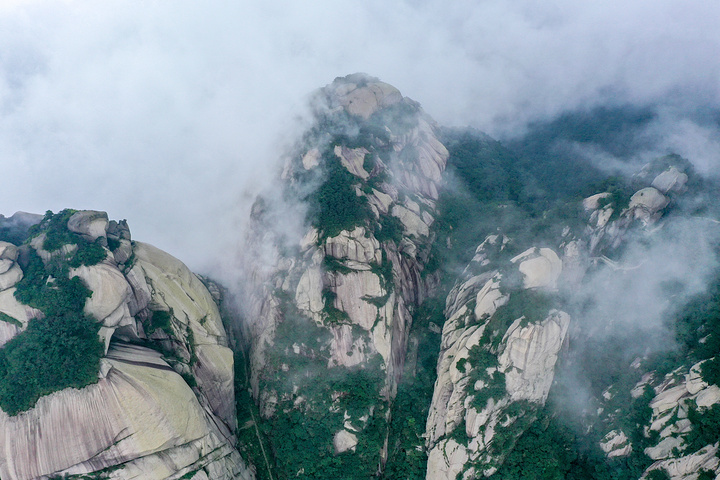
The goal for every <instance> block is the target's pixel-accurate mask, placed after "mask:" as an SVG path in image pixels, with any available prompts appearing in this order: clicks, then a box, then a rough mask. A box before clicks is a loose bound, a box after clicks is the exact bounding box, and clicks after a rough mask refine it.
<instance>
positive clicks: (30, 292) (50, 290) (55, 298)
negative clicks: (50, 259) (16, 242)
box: [15, 250, 92, 316]
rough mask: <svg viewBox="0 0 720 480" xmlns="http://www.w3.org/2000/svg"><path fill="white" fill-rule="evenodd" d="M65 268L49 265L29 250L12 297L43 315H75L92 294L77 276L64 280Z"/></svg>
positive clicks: (65, 276) (64, 266)
mask: <svg viewBox="0 0 720 480" xmlns="http://www.w3.org/2000/svg"><path fill="white" fill-rule="evenodd" d="M67 271H68V270H67V266H66V265H62V264H59V265H58V264H51V265H48V266H47V267H46V266H45V264H44V263H43V261H42V259H41V258H40V257H39V256H38V254H37V253H35V251H34V250H30V255H29V261H28V264H27V266H26V267H25V268H24V269H23V274H24V276H23V278H22V279H21V280H20V281H19V282H18V283H17V285H16V287H17V290H16V291H15V298H17V300H18V301H19V302H20V303H24V304H25V305H30V306H31V307H34V308H37V309H38V310H42V311H43V312H44V313H45V314H46V315H50V316H53V315H62V314H64V313H66V312H79V311H82V309H83V308H84V306H85V301H86V300H87V298H88V297H89V296H90V295H91V294H92V292H91V291H90V290H89V289H88V288H87V287H86V286H85V284H84V283H83V282H82V280H80V278H79V277H73V278H67Z"/></svg>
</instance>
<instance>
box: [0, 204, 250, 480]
mask: <svg viewBox="0 0 720 480" xmlns="http://www.w3.org/2000/svg"><path fill="white" fill-rule="evenodd" d="M59 215H60V214H58V216H59ZM67 230H68V231H69V232H71V233H74V234H77V235H79V236H80V237H82V238H83V239H85V240H87V241H90V242H94V241H96V240H97V239H98V238H102V239H105V242H104V244H105V245H107V243H108V242H107V240H110V241H111V242H112V241H115V242H116V243H115V250H114V251H110V250H109V249H108V248H107V247H102V248H103V249H104V250H105V258H104V259H103V260H101V261H100V262H99V263H96V264H92V265H80V266H78V267H76V268H71V269H70V273H69V275H70V277H78V278H79V279H81V280H82V282H83V284H85V285H86V286H87V287H88V288H89V289H90V290H91V291H92V296H91V297H90V298H88V299H87V300H86V302H85V307H84V313H85V314H87V315H89V316H91V317H92V318H94V319H95V320H96V321H97V322H98V323H99V324H100V325H101V326H100V330H99V335H100V337H101V339H102V341H103V343H104V345H105V356H104V358H102V359H101V367H100V371H99V372H98V375H99V379H98V381H97V383H95V384H90V385H88V386H86V387H84V388H81V389H79V390H78V389H73V388H67V389H63V390H60V391H56V392H54V393H52V394H50V395H46V396H44V397H41V398H40V399H39V401H38V402H37V403H36V404H35V405H34V406H33V407H32V408H30V409H29V410H27V411H25V412H22V413H20V414H17V415H14V416H8V415H7V414H6V413H4V412H0V452H2V454H0V477H2V478H3V479H14V480H21V479H22V480H26V479H33V478H47V477H48V476H53V475H54V476H70V478H75V477H74V476H78V478H81V476H83V475H88V474H92V473H93V472H98V471H103V474H104V475H106V476H105V477H103V478H118V479H128V478H144V479H166V478H180V477H183V476H185V477H183V478H190V477H189V476H186V475H191V473H195V474H196V475H195V476H193V477H192V478H202V475H206V476H207V478H213V479H215V478H218V479H235V478H248V479H249V478H254V475H253V473H252V471H251V470H250V469H249V468H248V467H247V466H246V464H245V462H244V461H243V459H242V458H241V457H240V455H239V453H238V452H237V451H236V450H235V448H234V431H235V423H236V420H235V410H234V401H233V399H234V390H233V379H234V378H233V355H232V352H231V350H230V349H229V348H228V343H227V336H226V334H225V330H224V328H223V325H222V321H221V318H220V314H219V311H218V308H217V306H216V304H215V302H214V300H213V298H212V296H211V294H210V293H209V292H208V290H207V288H206V287H205V286H204V285H203V283H202V282H201V281H200V280H199V279H198V277H196V276H195V275H194V274H193V273H191V272H190V271H189V270H188V269H187V267H185V265H183V264H182V263H181V262H180V261H178V260H177V259H175V258H173V257H171V256H170V255H168V254H166V253H164V252H162V251H160V250H158V249H156V248H155V247H153V246H151V245H147V244H143V243H139V242H131V240H130V234H129V229H128V228H127V225H126V224H124V223H123V225H119V224H117V223H116V222H109V221H108V220H107V215H106V214H104V213H102V212H77V213H75V214H73V215H72V216H70V218H69V221H68V222H67ZM68 238H73V237H68ZM31 244H32V245H33V247H27V246H26V247H23V248H33V249H34V250H35V251H37V253H38V254H39V255H40V257H41V258H53V256H55V255H57V253H56V252H48V251H44V250H43V242H42V241H35V240H33V241H32V242H31ZM124 248H127V249H129V250H130V253H129V254H126V253H127V252H125V253H123V252H122V250H123V249H124ZM75 250H76V249H75V248H68V249H65V248H64V247H63V248H60V249H59V250H58V252H73V251H75ZM0 251H1V252H2V253H0V256H2V257H3V258H4V259H5V258H7V259H8V260H11V261H14V260H15V259H16V258H17V251H16V248H15V247H14V246H13V245H11V244H5V243H3V244H2V245H0ZM116 258H122V259H123V260H124V261H123V262H122V263H118V261H117V260H116ZM18 268H19V267H18ZM10 270H11V269H8V271H10ZM21 273H22V272H21ZM14 290H15V288H7V289H4V290H3V291H2V292H0V311H2V312H3V313H5V314H6V315H9V316H10V317H12V318H14V319H16V320H18V323H19V324H20V326H17V327H15V328H16V331H15V332H13V333H14V335H17V334H19V333H20V331H22V330H23V329H24V328H25V326H26V325H27V323H28V322H29V321H31V319H32V318H35V317H38V316H40V315H42V312H39V311H38V310H36V309H33V308H31V307H27V306H24V305H22V304H20V303H19V302H18V301H17V300H16V299H15V298H14V296H13V292H14ZM157 312H167V315H166V316H165V317H164V318H165V320H166V321H164V322H158V321H157V318H155V316H156V315H158V314H157ZM6 323H7V322H0V324H3V325H2V326H5V325H6ZM159 323H161V324H159ZM4 331H5V332H6V334H5V337H6V338H5V342H7V341H8V340H9V338H8V337H11V336H14V335H9V334H8V333H7V331H8V329H7V328H5V330H4ZM146 345H151V346H153V347H154V348H156V349H158V350H159V351H163V352H165V353H164V354H161V353H159V352H158V351H156V350H152V349H150V348H148V347H147V346H146ZM189 381H190V383H188V382H189ZM197 475H200V476H199V477H198V476H197Z"/></svg>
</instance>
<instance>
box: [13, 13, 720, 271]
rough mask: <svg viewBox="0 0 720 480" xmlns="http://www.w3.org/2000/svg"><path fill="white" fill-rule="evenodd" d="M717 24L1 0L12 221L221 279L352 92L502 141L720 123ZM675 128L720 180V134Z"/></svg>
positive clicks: (618, 17) (611, 16)
mask: <svg viewBox="0 0 720 480" xmlns="http://www.w3.org/2000/svg"><path fill="white" fill-rule="evenodd" d="M718 23H720V2H716V1H711V0H707V1H693V0H683V1H680V0H677V1H668V0H652V1H649V0H648V1H645V0H624V1H615V0H613V1H610V2H602V3H600V2H578V1H577V0H559V1H522V0H514V1H510V0H507V1H497V0H489V1H478V0H473V1H470V0H457V1H453V2H443V1H440V0H418V1H406V2H402V1H396V2H387V1H379V0H364V1H362V2H359V1H356V2H351V1H349V0H333V1H315V2H290V1H268V2H244V1H226V2H221V1H212V0H206V1H203V2H197V1H195V0H192V1H190V0H186V1H183V0H172V1H170V0H168V1H128V0H123V1H114V0H103V1H102V2H97V1H84V0H82V1H70V0H68V1H60V0H53V1H43V0H38V1H32V0H25V1H23V0H12V1H10V0H2V1H0V166H1V167H2V177H1V178H2V188H0V213H3V214H5V215H10V214H12V213H13V212H15V211H17V210H24V211H32V212H39V213H42V212H44V211H45V210H48V209H51V210H54V211H58V210H60V209H62V208H65V207H72V208H77V209H97V210H106V211H108V213H109V214H110V217H111V218H115V219H122V218H126V219H128V222H129V224H130V228H131V230H132V232H133V236H134V238H135V239H138V240H143V241H148V242H150V243H153V244H155V245H157V246H158V247H160V248H162V249H165V250H167V251H169V252H171V253H173V254H174V255H176V256H178V257H179V258H181V259H182V260H184V261H186V262H187V263H188V264H189V265H190V266H191V267H193V268H195V269H200V270H202V269H204V268H207V266H209V265H211V264H212V262H214V261H216V259H218V258H220V257H221V256H222V254H223V252H224V251H225V250H227V249H229V248H232V246H233V242H235V240H236V239H237V237H238V236H239V235H240V232H241V229H242V224H243V219H244V218H245V214H246V208H247V205H249V199H251V198H252V197H253V196H254V192H255V191H257V189H258V188H259V187H261V186H263V185H265V184H267V182H270V181H271V179H272V178H273V174H274V173H273V169H274V166H275V161H276V159H277V158H278V156H279V154H280V152H281V151H282V148H283V147H284V146H285V145H287V144H288V143H289V142H291V141H292V140H293V138H294V136H295V135H297V129H298V128H299V127H298V123H297V122H296V121H295V120H294V119H295V118H296V117H297V116H298V115H299V114H300V113H301V111H302V106H303V105H304V101H305V99H306V97H307V95H308V94H309V93H310V92H312V91H313V90H314V89H316V88H318V87H321V86H323V85H325V84H327V83H329V82H331V81H332V80H333V78H335V77H337V76H344V75H346V74H348V73H352V72H357V71H363V72H366V73H369V74H371V75H374V76H377V77H379V78H381V79H382V80H384V81H386V82H388V83H391V84H393V85H395V86H396V87H398V88H399V89H400V90H401V92H402V93H403V94H404V95H406V96H409V97H411V98H413V99H415V100H417V101H419V102H420V103H421V104H422V105H423V107H424V108H425V110H426V111H427V112H428V113H430V114H431V115H432V116H433V117H434V118H435V119H436V120H437V121H438V122H440V123H442V124H446V125H472V126H475V127H478V128H480V129H482V130H484V131H487V132H488V133H490V134H492V135H496V136H505V135H510V134H512V133H513V132H517V131H520V130H521V129H522V127H523V126H524V125H525V124H526V122H528V121H532V120H538V119H546V118H551V117H552V116H553V115H556V114H558V113H561V112H563V111H566V110H569V109H575V108H587V107H592V106H595V105H601V104H608V103H609V104H623V103H633V104H649V103H654V102H663V103H665V104H668V105H669V107H668V108H669V109H670V110H669V111H677V110H678V109H680V110H682V111H685V110H687V111H692V110H693V109H695V108H697V107H700V106H711V107H717V106H718V105H720V28H718ZM663 121H664V122H666V123H668V125H669V126H658V127H657V128H660V129H661V130H662V129H664V128H670V129H672V131H673V132H674V136H672V138H671V137H670V136H664V137H667V138H668V140H667V141H668V142H669V143H673V142H674V145H675V148H677V149H679V150H683V149H685V150H687V149H691V148H695V149H696V150H697V151H698V152H699V153H698V155H699V156H701V157H702V156H703V155H705V157H703V158H704V160H702V161H701V166H702V165H704V166H702V168H703V169H704V171H706V172H710V171H712V170H713V169H714V167H715V165H717V163H713V162H717V159H715V160H713V158H715V157H714V155H715V154H720V140H719V139H718V136H717V132H715V131H713V130H707V129H706V127H701V126H697V125H694V124H692V123H687V122H685V123H683V124H682V125H680V127H678V128H675V127H673V116H672V115H670V117H669V119H667V118H666V119H664V120H663ZM703 128H705V130H703ZM663 131H664V130H663ZM688 138H690V139H692V141H688V140H687V139H688ZM703 162H705V163H703ZM235 243H236V242H235Z"/></svg>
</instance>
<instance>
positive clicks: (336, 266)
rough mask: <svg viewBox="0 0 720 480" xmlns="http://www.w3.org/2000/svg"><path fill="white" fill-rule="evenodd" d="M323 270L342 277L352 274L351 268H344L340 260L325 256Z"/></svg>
mask: <svg viewBox="0 0 720 480" xmlns="http://www.w3.org/2000/svg"><path fill="white" fill-rule="evenodd" d="M323 268H324V269H325V271H326V272H337V273H342V274H343V275H347V274H348V273H352V272H353V269H352V268H350V267H348V266H346V265H345V264H344V263H342V262H341V261H340V260H338V259H337V258H335V257H333V256H331V255H325V257H323Z"/></svg>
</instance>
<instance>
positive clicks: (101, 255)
mask: <svg viewBox="0 0 720 480" xmlns="http://www.w3.org/2000/svg"><path fill="white" fill-rule="evenodd" d="M75 213H77V210H71V209H65V210H62V211H60V212H58V213H57V214H53V212H51V211H50V210H48V211H47V212H46V213H45V217H44V218H43V219H42V221H41V222H40V223H39V224H37V225H33V226H32V227H31V228H30V230H29V232H30V235H31V236H33V237H34V236H37V235H40V234H41V233H44V234H45V240H44V241H43V245H42V248H43V249H45V250H47V251H48V252H56V251H58V250H59V249H60V248H61V247H63V246H65V245H75V246H76V249H75V251H74V252H71V253H69V254H68V255H67V256H66V258H65V259H64V260H65V261H66V262H67V264H68V266H70V267H72V268H77V267H79V266H81V265H95V264H98V263H100V262H101V261H102V260H104V259H105V257H106V255H107V253H106V251H105V248H104V247H103V246H102V245H100V243H99V242H100V241H101V239H100V238H98V239H97V240H96V241H95V242H90V241H88V240H86V239H85V238H83V237H82V236H80V235H78V234H76V233H73V232H71V231H70V230H68V228H67V222H68V220H69V219H70V217H72V216H73V215H74V214H75Z"/></svg>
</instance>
